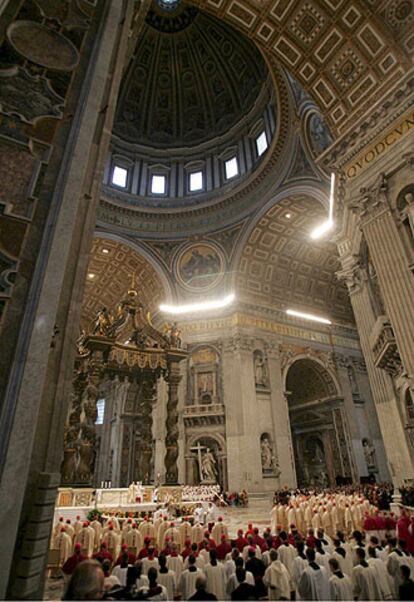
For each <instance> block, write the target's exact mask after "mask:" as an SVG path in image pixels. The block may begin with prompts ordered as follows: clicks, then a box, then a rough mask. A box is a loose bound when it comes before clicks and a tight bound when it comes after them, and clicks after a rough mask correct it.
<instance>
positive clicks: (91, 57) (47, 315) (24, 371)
mask: <svg viewBox="0 0 414 602" xmlns="http://www.w3.org/2000/svg"><path fill="white" fill-rule="evenodd" d="M134 5H135V3H134V2H133V1H132V0H128V1H127V2H125V3H124V2H115V1H110V0H104V1H102V2H100V3H99V11H98V13H97V14H98V15H99V22H98V20H96V21H94V23H93V30H91V32H90V36H89V38H88V39H87V41H86V42H85V44H84V46H83V49H82V55H81V60H80V67H79V72H78V73H77V75H76V78H75V80H76V81H74V82H73V85H72V84H71V96H70V99H68V103H67V107H68V110H67V112H66V113H65V117H64V120H65V126H64V128H67V129H66V130H64V128H63V130H62V129H61V130H60V131H59V132H60V133H59V135H58V138H59V140H58V143H59V144H62V145H64V149H65V150H64V152H62V158H61V161H60V163H59V166H57V170H58V175H57V177H56V184H54V186H55V187H54V190H53V194H52V195H51V199H50V211H49V214H48V221H47V223H46V226H45V228H44V233H43V239H42V246H41V252H40V253H39V256H38V257H37V258H34V259H36V268H35V273H34V277H33V280H32V282H31V285H30V286H31V288H30V291H29V294H28V301H27V304H26V307H25V312H24V315H23V318H22V324H21V328H20V332H19V338H18V341H17V345H16V360H15V362H14V364H13V366H12V369H11V371H10V375H9V383H8V387H7V391H6V394H5V397H4V406H3V410H4V412H5V413H6V414H7V417H5V416H4V415H3V416H2V423H4V424H5V425H6V426H5V427H4V429H5V432H7V437H8V439H7V448H6V450H5V453H4V456H3V464H2V468H3V472H2V483H3V484H4V485H5V486H3V487H2V489H1V493H0V528H1V533H2V537H1V540H0V556H1V558H2V563H1V566H0V598H1V599H5V598H14V599H20V600H22V599H41V598H42V592H43V582H44V576H45V566H46V562H47V555H48V547H49V533H50V530H51V527H52V521H53V512H54V502H55V498H56V488H57V486H58V484H59V480H60V473H59V468H60V463H61V459H62V452H63V446H62V441H63V427H64V421H65V418H66V414H67V407H68V401H69V397H70V393H71V387H72V373H73V362H74V355H75V352H74V350H75V341H76V339H77V337H78V325H79V319H80V308H81V300H82V294H83V289H84V284H85V281H86V272H87V264H88V255H89V249H90V245H91V242H92V237H93V231H94V227H95V216H96V207H97V205H98V202H99V188H100V184H101V181H102V169H103V164H104V159H105V158H106V155H107V151H108V144H109V137H110V132H111V129H112V120H113V115H114V112H115V106H116V99H117V95H118V86H119V83H120V80H121V77H122V68H123V64H124V60H125V56H126V51H127V45H128V39H129V31H130V29H131V27H132V18H133V12H134ZM66 131H67V136H66V137H65V133H64V132H66ZM53 335H54V339H53V345H51V338H52V336H53ZM3 440H4V438H3ZM16 475H19V478H16Z"/></svg>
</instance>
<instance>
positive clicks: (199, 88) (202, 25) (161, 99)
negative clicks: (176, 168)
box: [114, 3, 268, 148]
mask: <svg viewBox="0 0 414 602" xmlns="http://www.w3.org/2000/svg"><path fill="white" fill-rule="evenodd" d="M267 76H268V71H267V67H266V64H265V62H264V60H263V58H262V56H261V54H260V52H259V50H258V49H257V48H256V46H255V45H254V44H253V43H252V42H251V41H250V40H249V39H248V38H247V37H244V36H241V35H240V34H239V33H238V32H236V31H235V30H233V29H232V28H231V27H229V26H228V25H226V24H224V23H223V22H221V21H218V20H217V19H215V18H214V17H212V16H210V15H207V14H205V13H203V12H201V11H199V10H198V9H197V8H195V7H192V6H181V4H180V5H179V8H178V9H176V10H175V11H173V12H169V11H165V10H164V11H163V10H162V9H161V8H160V5H159V4H157V3H154V4H153V8H152V9H151V10H150V11H149V13H148V15H147V18H146V24H145V26H144V29H143V30H142V33H141V35H140V38H139V41H138V44H137V47H136V51H135V53H134V57H133V59H132V60H131V62H130V65H129V67H128V69H127V71H126V74H125V77H124V81H123V84H122V86H121V94H120V98H119V101H118V109H117V114H116V119H115V125H114V134H115V135H116V136H117V137H119V138H121V139H122V140H124V141H126V142H130V143H138V144H139V145H144V146H145V145H148V146H150V147H157V148H163V147H168V148H171V147H175V148H177V147H189V146H190V147H191V146H195V145H197V146H198V145H200V144H201V143H203V142H207V141H209V140H211V139H214V138H217V137H218V136H222V135H223V134H225V133H226V132H228V131H229V130H231V129H232V128H233V127H234V126H235V125H236V124H238V123H239V122H240V121H241V120H243V122H244V123H246V121H247V122H248V121H250V119H249V118H250V117H252V118H253V117H254V115H256V111H255V107H256V105H257V104H258V100H259V97H260V93H261V91H262V89H263V88H264V86H265V82H266V79H267ZM261 110H263V106H262V107H257V112H258V113H259V114H260V112H261ZM252 112H253V113H254V115H253V116H252V115H251V114H252Z"/></svg>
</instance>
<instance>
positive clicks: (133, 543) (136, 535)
mask: <svg viewBox="0 0 414 602" xmlns="http://www.w3.org/2000/svg"><path fill="white" fill-rule="evenodd" d="M125 543H126V544H127V546H128V548H132V549H133V550H134V554H138V553H139V552H140V550H141V549H142V547H143V539H142V535H141V533H140V532H139V531H138V528H137V525H136V523H134V524H133V525H132V529H130V530H129V531H128V533H127V535H126V540H125Z"/></svg>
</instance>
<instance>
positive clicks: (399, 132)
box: [345, 110, 414, 180]
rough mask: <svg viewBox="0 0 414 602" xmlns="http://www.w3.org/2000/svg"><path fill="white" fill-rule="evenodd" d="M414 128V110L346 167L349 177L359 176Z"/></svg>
mask: <svg viewBox="0 0 414 602" xmlns="http://www.w3.org/2000/svg"><path fill="white" fill-rule="evenodd" d="M412 129H414V110H413V111H412V112H411V113H410V114H409V115H408V116H407V115H406V116H405V117H404V118H403V119H401V121H400V122H399V123H398V124H397V125H394V126H393V127H392V128H391V129H390V130H389V131H388V132H387V133H386V134H385V135H383V136H382V138H381V139H380V140H379V141H378V142H376V143H375V144H372V146H371V147H370V148H369V149H368V150H367V151H364V152H363V153H361V154H360V155H359V156H358V158H357V159H355V160H354V161H353V163H352V164H351V165H349V167H346V168H345V173H346V175H347V177H348V178H349V179H350V180H352V179H353V178H355V177H356V176H358V175H359V174H360V173H361V172H362V171H364V169H366V168H367V167H369V165H371V163H372V162H373V161H376V160H377V159H378V158H379V157H380V156H381V155H383V154H385V153H387V152H388V151H389V149H390V147H391V146H393V144H395V143H396V142H397V141H398V140H401V138H404V137H405V136H406V135H407V134H408V132H410V131H411V130H412Z"/></svg>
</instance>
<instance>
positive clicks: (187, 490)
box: [181, 485, 221, 502]
mask: <svg viewBox="0 0 414 602" xmlns="http://www.w3.org/2000/svg"><path fill="white" fill-rule="evenodd" d="M220 496H221V488H220V485H184V487H183V488H182V495H181V499H182V501H183V502H213V501H214V500H216V499H217V498H218V497H220Z"/></svg>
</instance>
